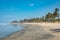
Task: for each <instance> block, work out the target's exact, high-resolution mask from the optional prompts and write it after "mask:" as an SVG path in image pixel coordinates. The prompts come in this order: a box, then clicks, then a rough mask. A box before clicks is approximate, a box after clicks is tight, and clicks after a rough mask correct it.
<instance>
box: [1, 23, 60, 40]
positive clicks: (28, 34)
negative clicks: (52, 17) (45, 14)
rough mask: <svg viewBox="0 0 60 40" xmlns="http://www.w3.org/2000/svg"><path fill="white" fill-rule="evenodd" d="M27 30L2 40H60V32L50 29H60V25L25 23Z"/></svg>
mask: <svg viewBox="0 0 60 40" xmlns="http://www.w3.org/2000/svg"><path fill="white" fill-rule="evenodd" d="M22 25H23V26H24V27H25V29H23V30H21V31H19V32H16V33H14V34H12V35H10V36H8V37H7V38H4V39H1V40H60V32H59V33H58V32H56V33H54V32H52V31H50V29H59V28H60V23H23V24H22Z"/></svg>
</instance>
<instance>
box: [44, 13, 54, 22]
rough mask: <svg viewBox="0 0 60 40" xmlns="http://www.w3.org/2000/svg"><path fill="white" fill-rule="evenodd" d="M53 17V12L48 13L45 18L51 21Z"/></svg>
mask: <svg viewBox="0 0 60 40" xmlns="http://www.w3.org/2000/svg"><path fill="white" fill-rule="evenodd" d="M52 19H53V15H52V13H50V12H49V13H48V14H47V15H46V16H45V20H47V21H51V20H52Z"/></svg>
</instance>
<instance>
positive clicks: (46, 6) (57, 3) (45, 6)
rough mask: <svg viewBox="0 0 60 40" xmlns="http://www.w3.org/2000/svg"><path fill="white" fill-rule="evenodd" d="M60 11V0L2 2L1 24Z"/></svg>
mask: <svg viewBox="0 0 60 40" xmlns="http://www.w3.org/2000/svg"><path fill="white" fill-rule="evenodd" d="M55 8H59V9H60V0H0V23H1V22H3V23H4V22H10V21H13V20H20V19H24V18H33V17H42V16H44V15H46V14H47V13H48V12H54V9H55Z"/></svg>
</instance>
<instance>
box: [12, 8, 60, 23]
mask: <svg viewBox="0 0 60 40" xmlns="http://www.w3.org/2000/svg"><path fill="white" fill-rule="evenodd" d="M13 22H16V21H13ZM20 22H21V23H23V22H35V23H36V22H37V23H38V22H60V18H59V9H58V8H56V9H55V11H54V12H53V13H51V12H49V13H48V14H46V15H45V16H44V17H41V18H30V19H24V20H20Z"/></svg>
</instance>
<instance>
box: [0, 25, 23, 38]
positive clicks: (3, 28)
mask: <svg viewBox="0 0 60 40" xmlns="http://www.w3.org/2000/svg"><path fill="white" fill-rule="evenodd" d="M22 29H23V27H22V26H20V25H17V24H0V38H4V37H6V36H8V35H10V34H12V33H14V32H16V31H19V30H22Z"/></svg>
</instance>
